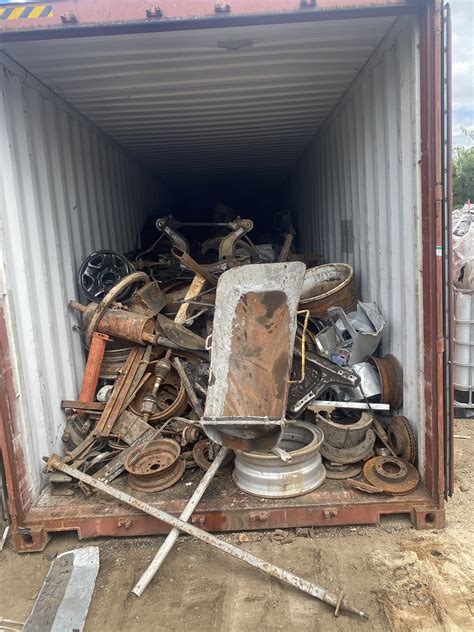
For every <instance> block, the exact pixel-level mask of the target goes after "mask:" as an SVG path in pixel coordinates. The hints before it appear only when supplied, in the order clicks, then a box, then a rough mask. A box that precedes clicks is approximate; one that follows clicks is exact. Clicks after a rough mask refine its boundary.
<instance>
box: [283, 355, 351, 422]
mask: <svg viewBox="0 0 474 632" xmlns="http://www.w3.org/2000/svg"><path fill="white" fill-rule="evenodd" d="M295 356H298V357H301V352H300V351H298V350H296V349H295ZM359 383H360V377H359V376H358V375H356V374H355V373H354V372H353V371H351V369H348V368H345V367H341V366H339V365H338V364H335V363H334V362H331V361H330V360H327V359H326V358H323V357H322V356H320V355H318V354H316V353H310V352H309V351H306V367H305V374H304V379H303V381H302V382H300V383H297V384H292V386H291V387H290V392H289V395H288V411H289V412H290V414H291V415H292V416H293V417H295V416H296V415H299V414H300V413H301V412H302V411H303V410H304V409H305V408H306V407H307V406H308V405H309V404H310V403H311V402H312V401H313V399H317V398H318V397H319V395H320V394H321V393H323V392H324V391H326V390H327V389H328V388H329V387H331V386H335V385H337V386H345V387H349V388H355V387H356V386H359Z"/></svg>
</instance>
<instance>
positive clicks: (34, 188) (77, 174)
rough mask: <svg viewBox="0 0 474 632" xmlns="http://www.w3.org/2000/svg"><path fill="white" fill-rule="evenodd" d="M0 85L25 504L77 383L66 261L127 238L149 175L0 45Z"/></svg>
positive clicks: (0, 148) (7, 303)
mask: <svg viewBox="0 0 474 632" xmlns="http://www.w3.org/2000/svg"><path fill="white" fill-rule="evenodd" d="M0 91H1V95H2V98H1V99H0V165H1V168H0V218H1V234H0V240H1V241H0V252H1V261H0V289H1V292H0V294H1V301H2V307H3V309H4V312H5V316H6V321H7V327H8V329H9V331H8V333H9V346H10V356H11V361H12V365H13V373H14V379H15V390H16V394H17V399H16V410H15V411H13V414H14V416H15V425H14V428H13V432H14V444H15V446H16V447H17V449H18V450H19V451H20V452H21V456H20V463H21V461H24V462H25V468H24V469H23V468H22V466H21V465H19V466H18V467H19V472H23V473H22V477H25V479H24V480H22V481H21V486H22V488H23V490H24V491H23V493H24V495H25V496H24V500H25V502H26V501H27V500H28V498H29V496H30V495H31V496H32V497H34V495H35V494H36V492H37V491H38V490H39V488H40V486H41V484H42V482H43V480H44V479H43V476H42V474H41V457H42V456H43V455H45V454H49V453H50V452H51V451H52V450H59V449H60V447H61V434H62V428H63V424H64V416H63V413H62V411H61V409H60V407H59V402H60V400H61V399H64V398H68V399H70V398H72V399H74V398H75V397H77V394H78V393H79V390H80V384H81V381H82V372H83V368H84V356H83V348H82V344H81V341H80V336H79V335H78V333H77V332H75V331H74V327H75V325H76V324H77V319H76V316H75V315H74V314H73V313H71V312H70V311H69V310H68V307H67V305H68V301H69V299H71V298H77V288H76V270H77V269H78V267H79V265H80V263H81V261H82V259H83V258H84V257H85V256H86V255H88V254H89V253H91V252H93V251H94V250H97V249H100V248H111V249H117V250H119V251H121V252H126V251H127V250H129V249H130V248H132V247H133V245H134V243H135V240H136V236H137V233H138V230H139V227H140V225H141V223H142V221H143V219H144V218H145V217H146V215H147V213H149V212H151V210H152V209H154V208H155V204H156V203H157V202H159V200H160V197H159V188H158V184H157V181H156V178H155V177H152V176H151V175H150V174H149V173H147V172H146V171H145V170H144V169H143V168H142V166H141V165H140V164H139V163H138V162H136V161H135V160H134V159H133V158H131V156H130V155H128V154H127V153H126V152H125V151H124V150H123V149H121V148H120V147H119V146H118V145H116V144H115V143H114V142H113V141H112V140H111V139H110V138H108V137H107V136H106V135H104V134H103V133H102V132H100V130H98V129H97V128H96V127H94V126H93V125H91V124H90V123H89V122H88V121H86V119H84V118H83V117H82V116H80V115H79V114H78V113H77V112H76V111H74V110H73V109H72V108H70V107H68V106H67V105H66V104H65V103H64V101H62V100H61V99H58V98H57V97H55V95H54V94H53V93H52V92H51V91H50V90H48V89H47V88H46V87H45V86H44V85H42V84H41V83H40V82H39V81H37V80H36V79H35V78H34V77H32V76H31V75H29V74H28V73H26V72H25V70H24V69H23V68H21V67H19V66H18V65H17V64H14V63H12V62H11V60H9V59H8V58H7V57H6V56H5V55H2V54H1V53H0ZM24 470H26V471H24Z"/></svg>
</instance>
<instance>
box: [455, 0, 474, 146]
mask: <svg viewBox="0 0 474 632" xmlns="http://www.w3.org/2000/svg"><path fill="white" fill-rule="evenodd" d="M450 4H451V12H452V32H453V42H452V43H453V146H454V147H456V146H459V145H464V146H474V140H473V139H470V138H469V137H468V136H466V135H465V134H463V133H462V130H461V128H462V127H465V128H468V129H470V130H472V131H473V132H474V0H450Z"/></svg>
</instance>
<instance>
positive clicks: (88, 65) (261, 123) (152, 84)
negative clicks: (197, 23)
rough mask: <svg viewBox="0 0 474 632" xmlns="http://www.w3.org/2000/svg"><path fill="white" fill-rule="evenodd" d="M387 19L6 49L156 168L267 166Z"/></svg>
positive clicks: (285, 150) (291, 143) (320, 110)
mask: <svg viewBox="0 0 474 632" xmlns="http://www.w3.org/2000/svg"><path fill="white" fill-rule="evenodd" d="M185 4H187V3H185ZM297 4H298V3H296V4H295V8H296V5H297ZM209 6H210V7H211V8H212V6H213V5H212V4H211V5H209ZM393 21H394V18H393V17H384V18H367V19H364V20H361V19H352V20H347V19H346V20H335V21H329V22H301V23H298V24H273V25H259V26H239V27H232V28H226V27H224V26H223V27H222V28H212V29H195V30H185V31H182V32H179V31H174V32H161V33H140V34H134V35H117V36H113V37H81V38H77V39H67V40H66V39H65V40H44V41H34V42H28V43H26V44H25V43H24V42H17V43H13V42H9V43H5V44H4V46H3V48H4V50H6V52H7V53H8V54H9V55H10V56H11V57H13V58H14V59H16V60H17V61H19V62H20V63H21V64H22V65H23V66H25V67H26V68H28V70H30V71H31V72H32V73H33V74H35V75H36V76H38V77H39V78H40V79H41V80H42V81H43V82H44V83H46V84H47V85H48V86H50V87H51V88H52V89H53V90H54V91H55V92H56V93H57V94H59V95H60V96H62V97H63V98H65V99H66V100H67V101H68V102H69V103H71V104H72V105H73V106H74V107H76V108H77V109H78V110H80V111H81V112H82V113H83V114H84V115H85V116H87V117H88V118H89V119H90V120H91V121H93V122H94V123H95V124H96V125H98V126H99V127H100V128H101V129H103V130H104V131H106V132H107V133H109V134H110V135H112V136H113V137H114V138H116V139H117V140H119V142H120V143H121V144H122V145H123V146H124V147H126V148H127V149H129V150H130V151H131V152H133V153H134V154H135V155H136V156H138V157H140V159H142V160H143V162H145V163H146V164H148V165H150V166H152V167H153V168H155V169H156V170H157V172H158V173H160V174H162V175H165V174H166V175H167V176H168V177H172V178H181V177H183V178H184V177H187V176H191V175H192V176H196V175H197V174H216V173H233V174H235V173H236V172H239V173H240V172H245V173H253V172H255V171H258V172H260V173H269V172H275V171H278V170H281V169H285V168H289V167H290V166H291V165H292V163H293V162H294V161H295V160H296V159H297V158H298V157H299V156H300V155H301V153H302V152H303V150H304V147H305V145H306V144H307V143H308V142H309V141H310V140H311V138H312V137H313V135H314V132H315V130H316V129H317V128H318V127H319V126H320V125H321V123H322V122H323V121H324V120H325V119H326V118H327V116H328V115H329V113H330V112H331V111H332V110H333V108H334V107H335V105H336V104H337V102H338V101H339V99H340V97H341V95H342V94H344V92H345V90H346V89H347V88H348V86H349V85H350V83H351V82H352V80H353V79H354V78H355V76H356V75H357V73H358V72H359V71H360V70H361V68H362V67H363V65H364V63H365V62H366V61H367V59H368V58H369V56H370V55H371V54H372V52H373V50H374V48H375V47H376V46H377V45H378V44H379V42H380V41H381V39H382V37H383V36H384V34H385V33H386V32H387V30H388V29H389V27H390V25H391V24H392V23H393Z"/></svg>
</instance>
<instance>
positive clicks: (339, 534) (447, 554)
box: [0, 421, 474, 632]
mask: <svg viewBox="0 0 474 632" xmlns="http://www.w3.org/2000/svg"><path fill="white" fill-rule="evenodd" d="M455 432H456V434H459V435H464V436H468V437H470V438H469V439H465V438H464V439H456V441H455V451H456V486H455V495H454V497H453V499H452V500H451V501H450V502H449V504H448V509H447V518H448V525H447V527H446V529H444V530H442V531H415V530H414V529H413V528H412V527H411V526H410V524H409V522H408V520H406V521H405V520H401V519H385V520H384V521H383V522H382V523H381V525H379V526H373V527H360V528H359V527H357V528H356V527H345V528H337V529H335V528H327V529H316V530H315V531H314V537H308V536H307V535H305V534H304V533H302V532H301V531H298V530H297V531H295V530H289V531H288V532H287V533H288V537H287V540H286V541H285V542H284V543H282V542H278V541H274V539H272V537H271V536H272V533H270V532H254V533H246V534H245V535H241V536H240V540H239V535H238V534H232V535H228V536H225V537H226V539H228V540H229V541H232V542H234V543H238V544H239V545H240V546H242V547H244V548H245V549H247V550H248V551H250V552H252V553H254V554H255V555H258V556H260V557H262V558H264V559H266V560H268V561H271V562H274V563H276V564H278V565H280V566H282V567H284V568H287V569H288V570H291V571H293V572H295V573H297V574H299V575H300V576H302V577H304V578H306V579H308V580H310V581H313V582H314V583H316V584H319V585H321V586H324V587H326V588H328V589H330V590H332V591H333V592H337V591H338V589H341V588H342V589H343V590H344V593H345V596H346V597H347V599H349V600H350V601H351V602H352V603H353V604H354V605H355V606H357V607H359V608H361V609H363V610H365V611H367V612H368V613H369V615H370V618H369V620H368V621H364V620H362V619H358V618H356V617H354V616H347V615H341V616H340V617H339V618H337V619H336V618H335V617H334V616H333V614H332V610H331V608H329V606H326V605H325V604H322V603H321V602H319V601H317V600H314V599H312V598H311V597H309V596H306V595H304V594H302V593H300V592H298V591H297V590H294V589H292V588H290V587H288V586H285V585H282V584H281V583H280V582H278V581H277V580H274V579H269V578H268V577H266V576H265V575H263V574H262V573H260V572H258V571H256V570H254V569H252V568H250V567H247V566H246V565H244V564H242V563H239V562H237V561H234V560H232V559H229V558H227V557H226V556H225V555H224V554H222V553H219V552H218V551H215V550H214V549H211V548H210V547H206V546H205V545H204V544H202V543H201V542H197V541H193V540H192V539H190V538H188V537H182V538H180V540H179V541H178V543H177V546H176V547H175V549H174V550H173V551H172V552H171V554H170V556H169V558H168V560H167V561H166V562H165V564H164V565H163V568H162V569H161V571H160V574H159V577H158V578H156V579H155V581H154V582H153V583H152V584H151V585H150V587H149V588H148V589H147V590H146V591H145V593H144V594H143V596H142V597H141V598H140V599H136V598H135V597H131V596H130V594H129V591H130V588H131V587H132V586H133V584H134V583H135V581H136V580H137V579H138V577H139V576H140V574H141V573H142V571H143V570H144V569H145V567H146V566H147V564H148V563H149V561H150V560H151V559H152V557H153V555H154V552H155V551H156V549H157V547H158V546H159V544H160V543H161V542H162V538H140V539H139V538H134V539H128V540H99V541H96V542H95V544H98V545H99V547H100V571H99V575H98V579H97V584H96V587H95V592H94V596H93V599H92V603H91V608H90V611H89V615H88V618H87V623H86V627H85V630H86V632H92V631H96V630H100V631H101V632H112V631H114V632H115V631H117V630H127V632H138V631H140V632H143V631H148V630H166V631H181V630H193V632H194V631H196V632H200V631H204V630H206V631H210V630H216V631H225V632H246V631H247V630H248V631H250V630H256V629H257V630H259V632H264V631H267V630H272V631H277V630H288V629H290V630H298V632H303V631H306V630H308V631H309V630H350V631H353V632H355V631H357V630H366V631H367V632H369V631H375V630H376V631H377V632H381V631H387V632H388V631H394V632H398V631H400V632H401V631H404V632H408V631H410V632H415V631H423V632H431V631H433V632H437V631H438V630H446V631H454V630H462V631H469V630H473V631H474V535H473V530H472V512H473V509H474V470H473V465H472V464H473V461H474V421H457V422H456V430H455ZM242 540H243V541H242ZM88 544H90V542H82V543H78V541H77V539H76V537H75V536H73V535H70V536H58V537H55V538H53V539H52V541H51V542H50V544H49V545H48V547H47V548H46V550H45V551H44V552H43V553H39V554H38V553H37V554H30V555H22V556H20V555H17V554H16V553H14V552H13V551H12V550H11V547H10V545H7V547H6V549H5V550H4V551H3V552H2V553H0V620H1V619H2V617H3V618H4V619H10V620H16V621H25V619H26V618H27V616H28V614H29V612H30V611H31V608H32V606H33V603H34V600H35V598H36V595H37V593H38V591H39V589H40V588H41V585H42V583H43V580H44V578H45V576H46V573H47V571H48V568H49V566H50V563H51V560H52V559H53V558H54V556H55V555H56V554H57V553H59V552H62V551H67V550H70V549H72V548H76V547H77V546H87V545H88ZM0 630H1V625H0Z"/></svg>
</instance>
